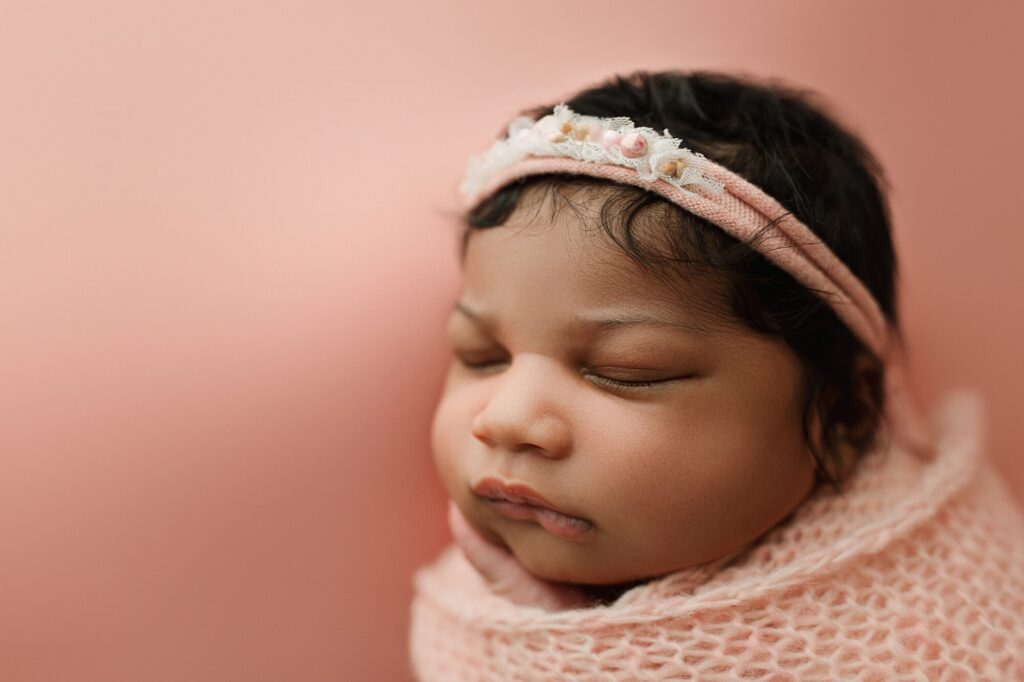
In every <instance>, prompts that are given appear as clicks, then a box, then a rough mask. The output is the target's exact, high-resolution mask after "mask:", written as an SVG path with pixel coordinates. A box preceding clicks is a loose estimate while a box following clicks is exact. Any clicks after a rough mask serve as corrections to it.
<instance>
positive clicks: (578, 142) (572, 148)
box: [459, 103, 725, 197]
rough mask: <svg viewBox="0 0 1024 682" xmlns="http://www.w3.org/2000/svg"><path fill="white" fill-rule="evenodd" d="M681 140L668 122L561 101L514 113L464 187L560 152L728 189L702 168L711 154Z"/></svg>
mask: <svg viewBox="0 0 1024 682" xmlns="http://www.w3.org/2000/svg"><path fill="white" fill-rule="evenodd" d="M681 144H682V140H680V139H678V138H675V137H672V136H671V135H670V134H669V132H668V129H667V128H666V129H665V132H664V133H660V134H659V133H658V132H657V131H655V130H654V129H653V128H646V127H640V128H637V127H636V126H634V125H633V121H631V120H630V119H629V118H627V117H625V116H616V117H614V118H599V117H596V116H581V115H580V114H577V113H576V112H574V111H573V110H572V109H570V108H569V107H568V106H566V105H565V104H564V103H562V104H559V105H558V106H556V107H555V108H554V112H553V113H551V114H549V115H547V116H544V117H543V118H541V119H540V120H538V121H534V120H533V119H532V118H530V117H529V116H519V117H517V118H515V119H513V120H512V121H511V122H510V123H509V124H508V136H507V137H505V138H504V139H501V140H496V141H495V142H494V144H492V145H491V148H490V149H488V150H487V151H486V152H485V153H484V154H482V155H480V156H476V157H473V158H472V159H470V162H469V166H468V169H467V171H466V176H465V179H464V180H463V182H462V185H461V186H460V187H459V191H460V192H462V194H463V195H465V196H467V197H473V196H476V195H477V193H479V192H480V191H481V190H482V189H483V188H484V187H485V186H486V184H487V181H488V180H489V179H490V178H491V177H492V176H493V175H494V174H495V173H497V172H498V171H500V170H502V169H503V168H505V167H507V166H510V165H512V164H513V163H515V162H517V161H519V160H520V159H522V158H524V157H526V156H555V157H569V158H573V159H578V160H580V161H588V162H592V163H606V164H615V165H618V166H626V167H628V168H633V169H635V170H636V171H637V174H638V175H639V176H640V177H641V178H642V179H643V180H645V181H647V182H655V181H656V180H664V181H665V182H667V183H669V184H670V185H674V186H675V187H678V188H680V189H682V188H684V187H686V186H694V185H696V186H700V187H703V188H705V189H707V190H709V191H711V192H715V193H722V192H724V191H725V185H723V184H722V183H721V182H719V181H717V180H715V179H713V178H710V177H708V176H706V175H704V174H703V173H702V172H701V168H702V166H703V163H704V160H705V158H706V157H705V156H704V155H703V154H699V153H696V152H692V151H690V150H689V149H687V148H686V147H680V145H681Z"/></svg>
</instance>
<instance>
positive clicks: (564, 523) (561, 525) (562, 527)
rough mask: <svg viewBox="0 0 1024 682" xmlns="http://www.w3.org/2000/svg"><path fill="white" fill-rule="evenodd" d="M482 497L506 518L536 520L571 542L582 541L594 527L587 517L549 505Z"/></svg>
mask: <svg viewBox="0 0 1024 682" xmlns="http://www.w3.org/2000/svg"><path fill="white" fill-rule="evenodd" d="M480 499H481V500H483V502H484V503H485V504H486V505H487V506H488V507H490V508H491V509H493V510H494V511H496V512H497V513H499V514H501V515H502V516H504V517H506V518H510V519H515V520H518V521H536V522H537V523H538V524H540V526H541V527H542V528H543V529H544V530H546V531H547V532H549V533H551V534H552V535H554V536H556V537H559V538H562V539H563V540H569V541H570V542H582V541H583V540H585V539H586V536H587V534H588V533H589V532H590V530H591V529H592V528H593V527H594V524H592V523H591V522H590V521H587V520H586V519H580V518H577V517H575V516H569V515H568V514H563V513H561V512H557V511H555V510H554V509H549V508H547V507H540V506H537V505H534V504H527V503H524V502H509V501H508V500H502V499H493V498H488V497H482V496H481V497H480Z"/></svg>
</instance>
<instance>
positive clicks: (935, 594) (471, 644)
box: [410, 391, 1024, 682]
mask: <svg viewBox="0 0 1024 682" xmlns="http://www.w3.org/2000/svg"><path fill="white" fill-rule="evenodd" d="M932 424H933V428H934V429H935V433H936V435H937V451H936V455H935V458H934V459H933V460H932V461H930V462H928V461H924V460H921V459H920V458H918V457H915V456H913V455H912V454H910V453H909V452H908V451H906V450H904V449H901V448H900V447H898V446H896V445H891V446H889V447H888V448H884V449H879V450H878V451H876V452H873V453H870V454H869V455H867V456H866V457H865V458H864V459H862V460H861V462H860V463H859V464H858V467H857V469H856V471H855V472H854V474H853V475H852V477H851V478H850V479H849V480H848V481H847V483H846V485H845V486H844V489H843V490H844V492H843V494H842V495H840V494H837V493H835V492H834V491H833V490H832V489H830V488H828V487H825V486H822V487H820V488H818V489H817V490H816V491H815V492H814V493H813V494H812V495H811V497H809V498H808V499H807V500H806V501H805V502H804V503H803V504H802V505H801V506H800V507H799V508H798V509H797V510H796V512H795V513H794V514H793V515H791V516H790V517H789V519H787V520H786V521H785V522H784V523H783V524H781V525H779V526H777V527H776V528H774V529H773V530H772V531H769V533H767V534H766V535H765V536H763V537H762V538H761V540H759V541H758V542H756V543H754V544H753V545H752V546H751V548H750V549H749V550H748V551H746V552H743V553H741V554H740V555H739V556H738V557H737V558H736V559H734V560H732V561H731V562H729V563H727V564H725V565H724V566H723V565H717V566H716V567H715V568H714V570H710V571H709V570H708V569H707V567H695V568H691V569H688V570H683V571H679V572H677V573H673V574H670V575H668V576H665V577H662V578H658V579H655V580H652V581H650V582H648V583H644V584H641V585H639V586H636V587H634V588H632V589H631V590H629V591H627V592H625V593H624V594H623V595H622V596H621V597H619V598H618V599H617V600H616V601H615V602H614V603H612V604H610V605H604V606H592V607H587V608H580V609H574V610H570V611H560V612H548V611H545V610H543V609H540V608H537V607H525V606H520V605H517V604H514V603H512V602H510V601H508V600H507V599H505V598H504V597H501V596H499V595H496V594H494V593H493V592H490V591H489V589H488V587H487V585H486V583H485V582H484V581H483V579H482V578H481V577H480V575H479V574H478V573H477V572H476V570H475V569H474V568H473V566H472V565H470V564H469V563H468V562H467V561H466V559H465V558H464V556H463V555H462V553H461V551H460V550H459V549H458V548H457V547H456V546H454V545H450V546H449V547H447V548H446V549H445V550H444V552H443V553H442V554H441V556H440V557H439V558H438V559H437V560H436V561H435V562H434V563H433V564H431V565H429V566H426V567H423V568H421V569H420V570H418V571H417V572H416V574H415V576H414V579H413V581H414V586H415V596H414V599H413V603H412V627H411V637H410V649H411V656H412V664H413V668H414V671H415V673H416V675H417V677H418V679H419V680H420V681H421V682H441V681H444V682H471V681H472V682H491V681H494V682H498V681H501V682H544V681H549V680H550V681H554V680H558V681H559V682H598V681H601V682H604V681H608V682H614V681H620V680H621V681H623V682H624V681H627V680H629V681H635V680H764V681H771V682H783V681H785V680H792V681H794V682H796V681H798V680H799V681H806V680H865V681H867V680H915V681H917V680H1024V513H1022V512H1021V510H1020V508H1019V507H1018V506H1017V504H1016V502H1015V500H1014V499H1013V497H1012V495H1011V494H1010V492H1009V491H1008V489H1007V487H1006V485H1005V483H1004V481H1003V480H1002V479H1001V478H1000V477H999V475H998V474H997V473H996V472H995V470H994V469H993V468H992V466H991V464H990V463H989V462H988V461H987V459H986V458H985V457H983V456H982V454H981V452H980V450H981V442H982V436H981V426H982V424H981V400H980V399H979V398H978V396H977V395H975V394H973V393H969V392H963V391H961V392H957V393H954V394H951V395H950V396H948V397H947V398H946V400H945V401H944V402H943V404H942V406H941V407H940V408H939V409H938V410H937V411H936V413H935V414H934V415H933V417H932Z"/></svg>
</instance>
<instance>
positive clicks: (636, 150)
mask: <svg viewBox="0 0 1024 682" xmlns="http://www.w3.org/2000/svg"><path fill="white" fill-rule="evenodd" d="M619 144H620V146H621V147H622V154H623V155H624V156H628V157H629V158H631V159H635V158H637V157H638V156H643V155H644V154H646V153H647V140H645V139H644V136H643V135H640V134H639V133H629V134H628V135H625V136H624V137H623V138H622V141H621V142H620V143H619Z"/></svg>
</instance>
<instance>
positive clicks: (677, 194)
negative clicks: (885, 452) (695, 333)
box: [459, 104, 932, 457]
mask: <svg viewBox="0 0 1024 682" xmlns="http://www.w3.org/2000/svg"><path fill="white" fill-rule="evenodd" d="M681 145H682V140H679V139H677V138H674V137H672V136H671V134H670V133H669V131H668V130H667V129H666V130H665V131H664V133H660V134H659V133H658V132H656V131H655V130H653V129H652V128H646V127H636V126H634V124H633V122H632V121H631V120H630V119H629V118H626V117H623V116H619V117H614V118H599V117H594V116H581V115H579V114H577V113H575V112H574V111H572V109H570V108H569V107H568V106H566V105H565V104H559V105H558V106H556V107H555V108H554V111H553V113H552V114H549V115H547V116H544V117H543V118H541V119H540V120H537V121H534V120H533V119H531V118H529V117H526V116H520V117H517V118H516V119H514V120H513V121H512V122H510V123H509V125H508V135H507V136H506V137H505V138H504V139H500V140H496V141H495V142H494V143H493V144H492V146H491V148H490V149H489V150H487V152H485V153H484V154H483V155H481V156H478V157H475V158H473V159H471V160H470V163H469V165H468V168H467V172H466V176H465V179H464V181H463V183H462V185H461V186H460V188H459V190H460V193H461V195H462V198H463V203H464V206H465V207H466V208H471V207H473V206H475V205H476V204H478V203H480V202H481V201H482V200H483V199H486V198H488V197H489V196H490V195H491V194H493V193H494V192H496V191H497V190H498V189H500V188H501V187H503V186H504V185H505V184H507V183H508V182H510V181H512V180H515V179H518V178H524V177H527V176H531V175H540V174H545V173H562V174H573V175H587V176H591V177H599V178H607V179H610V180H614V181H616V182H619V183H622V184H627V185H634V186H637V187H641V188H643V189H646V190H649V191H651V192H655V193H657V194H659V195H661V196H663V197H664V198H666V199H668V200H669V201H671V202H673V203H674V204H676V205H678V206H681V207H682V208H684V209H686V210H687V211H689V212H690V213H692V214H694V215H696V216H699V217H701V218H704V219H706V220H708V221H709V222H711V223H713V224H715V225H717V226H718V227H720V228H721V229H722V230H724V231H725V232H727V233H728V234H730V235H732V236H733V237H735V238H737V239H739V240H740V241H743V242H745V243H747V244H748V245H749V246H751V247H752V248H754V249H756V250H757V251H759V252H761V253H762V254H763V255H764V256H765V257H766V258H767V259H768V260H769V261H771V262H772V263H774V264H775V265H777V266H778V267H780V268H781V269H782V270H785V271H786V272H788V273H789V274H790V275H792V276H793V277H794V278H795V279H796V280H797V281H798V282H800V283H801V284H803V285H804V286H806V287H808V288H809V289H811V290H812V291H814V292H815V294H817V295H818V296H820V297H821V298H822V299H823V300H824V301H825V302H827V303H828V304H829V305H830V306H831V307H832V308H833V310H835V312H836V314H837V315H838V316H839V318H840V319H841V320H842V321H843V322H844V323H845V324H846V325H847V326H848V327H849V328H850V330H851V331H852V332H853V333H854V334H855V335H856V336H857V337H858V338H859V339H860V340H861V341H862V342H863V344H864V345H865V346H866V347H867V348H868V349H870V350H871V351H872V352H873V353H874V354H875V355H877V356H878V357H879V358H880V359H882V361H883V362H885V363H886V364H887V372H886V374H887V377H888V386H887V389H888V392H889V416H890V423H891V425H892V426H893V427H894V430H895V435H896V436H897V439H898V440H899V441H901V443H902V444H904V445H906V446H908V447H909V448H910V449H912V450H914V451H915V452H917V453H918V454H919V455H921V456H923V457H929V456H930V454H931V446H932V443H931V439H930V437H929V435H928V429H927V427H926V426H925V424H924V421H923V419H922V418H921V416H920V415H919V414H918V412H917V410H916V409H914V406H913V404H912V402H911V401H910V400H909V396H908V395H906V391H905V390H904V385H903V359H902V356H901V349H900V347H899V343H898V339H897V338H896V337H895V335H894V334H893V333H892V330H891V329H890V327H889V324H888V322H887V321H886V318H885V315H884V314H883V313H882V309H881V307H880V306H879V304H878V302H877V301H876V300H875V298H874V296H872V295H871V293H870V292H869V291H868V289H867V287H865V286H864V284H863V283H862V282H861V281H860V280H859V279H858V278H857V277H856V276H855V275H854V274H853V273H852V272H850V270H849V268H847V267H846V265H845V263H843V262H842V261H841V260H840V259H839V258H838V257H837V256H836V255H835V254H834V253H833V252H832V250H831V249H829V248H828V246H826V245H825V244H824V243H823V242H822V241H821V239H820V238H819V237H818V236H817V235H815V234H814V233H813V232H812V231H811V230H810V228H808V227H807V226H806V225H804V224H803V223H802V222H800V220H798V219H797V218H796V217H795V216H794V215H793V214H792V213H791V212H789V211H787V210H786V209H785V208H784V207H783V206H782V205H781V204H780V203H779V202H778V201H777V200H775V199H774V198H772V197H771V196H769V195H768V194H766V193H765V192H764V191H763V190H761V189H760V188H759V187H757V186H755V185H754V184H752V183H750V182H749V181H747V180H746V179H744V178H742V177H740V176H739V175H737V174H736V173H733V172H732V171H730V170H729V169H727V168H725V167H724V166H721V165H719V164H717V163H715V162H714V161H711V160H710V159H708V158H707V157H705V156H704V155H702V154H699V153H695V152H692V151H690V150H689V149H686V148H685V147H682V146H681ZM755 235H757V238H756V239H752V238H753V237H754V236H755Z"/></svg>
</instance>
